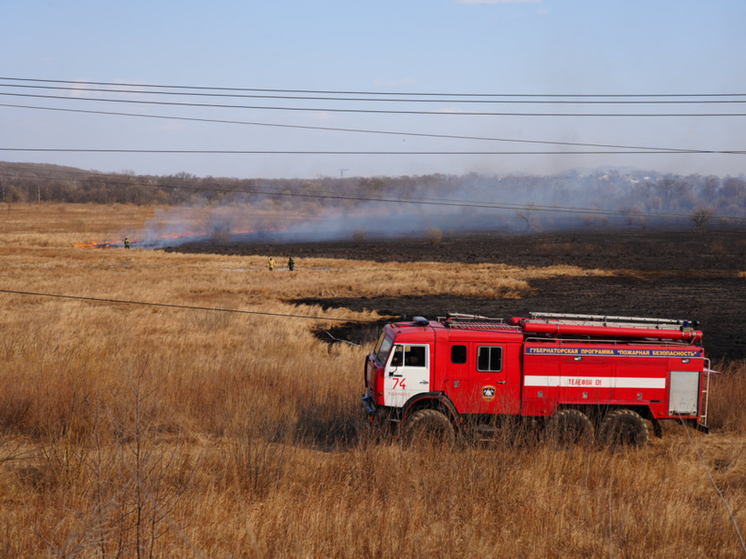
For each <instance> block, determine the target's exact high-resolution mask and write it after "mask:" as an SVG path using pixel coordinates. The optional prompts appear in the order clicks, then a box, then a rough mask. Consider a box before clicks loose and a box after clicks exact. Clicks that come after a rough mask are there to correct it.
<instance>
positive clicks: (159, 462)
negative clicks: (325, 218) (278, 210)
mask: <svg viewBox="0 0 746 559" xmlns="http://www.w3.org/2000/svg"><path fill="white" fill-rule="evenodd" d="M16 211H18V212H20V211H21V209H20V208H17V207H16V206H13V207H12V208H11V210H10V212H9V213H10V214H13V212H16ZM25 211H26V212H27V213H26V220H23V219H20V218H19V219H18V220H17V221H14V222H13V223H12V224H9V222H8V221H0V262H2V267H0V289H6V290H8V289H9V290H17V291H32V292H47V293H59V294H69V295H76V296H90V297H100V298H109V299H119V300H132V301H146V302H148V301H149V302H157V303H167V304H175V305H191V306H199V307H212V308H214V307H219V308H227V309H237V310H250V311H255V312H266V313H279V314H300V315H306V316H312V317H318V318H319V320H318V321H309V320H300V319H289V318H276V317H270V316H263V315H252V314H231V313H224V312H215V311H206V310H180V309H174V308H166V307H158V306H141V305H126V304H106V303H100V302H92V301H82V300H75V299H58V298H45V297H33V296H26V295H11V294H4V293H3V294H0V301H2V305H1V306H0V323H1V324H2V336H1V337H0V359H1V360H2V367H1V368H0V523H1V524H0V555H2V556H3V557H9V558H14V557H37V556H38V557H43V556H50V557H145V556H147V557H157V558H160V557H356V558H357V557H444V558H445V557H605V556H608V557H703V556H707V557H733V556H736V555H739V554H740V553H741V545H740V542H739V540H738V537H737V535H736V533H735V530H734V528H733V524H732V523H731V521H730V518H729V517H728V514H727V511H726V509H725V507H724V505H723V503H722V501H721V500H720V498H719V497H718V496H717V493H716V492H715V491H714V489H713V488H712V485H711V484H710V481H709V479H708V477H707V474H706V472H705V470H704V469H703V467H702V465H701V464H700V463H699V461H698V458H697V455H696V453H695V452H694V448H693V447H692V444H690V442H689V438H688V437H687V434H686V432H685V431H684V430H683V427H681V426H676V425H669V426H666V428H665V430H666V432H665V437H664V439H662V440H654V441H653V442H652V444H651V445H650V446H648V447H646V448H644V449H642V450H639V451H631V452H626V453H610V452H608V451H605V450H599V449H590V450H576V451H574V452H561V451H556V450H554V449H551V448H547V447H544V446H541V445H536V444H531V443H525V444H522V445H511V444H509V443H508V442H504V441H499V442H497V443H496V444H494V445H492V446H488V447H486V448H477V447H473V446H467V447H466V448H460V449H457V450H446V449H441V448H402V447H400V446H399V445H398V444H397V443H396V441H393V440H385V441H377V440H375V438H373V437H371V436H369V433H368V432H367V430H366V425H365V424H364V423H362V422H361V421H360V415H359V399H360V394H361V392H362V363H363V358H364V355H365V353H366V350H367V349H368V348H365V347H364V348H357V347H352V346H349V345H346V344H336V345H334V346H331V347H330V346H327V345H325V344H323V343H321V342H319V341H318V340H317V339H316V338H315V337H314V335H313V333H312V328H314V327H321V328H326V327H328V326H330V325H331V324H332V322H331V319H349V320H372V319H377V318H379V317H378V316H377V315H376V314H374V313H354V312H352V311H348V310H345V309H336V310H322V309H321V308H319V307H315V306H294V305H291V304H288V303H287V302H286V301H288V300H291V299H296V298H304V297H308V298H313V297H317V296H320V295H323V296H338V297H342V296H345V295H350V296H354V297H360V296H380V295H386V296H391V297H396V296H400V295H402V294H412V293H418V294H439V293H455V294H459V295H462V296H475V297H486V296H495V297H516V296H520V294H521V293H522V292H524V291H525V290H526V289H528V288H529V287H530V281H531V279H534V278H540V277H548V276H552V275H563V274H564V275H579V274H588V273H593V274H610V273H614V271H603V270H599V271H592V272H587V271H582V270H579V269H575V268H559V267H554V268H546V269H528V270H527V269H519V268H508V267H504V266H500V265H475V266H452V265H441V264H427V263H420V264H405V263H387V264H376V263H372V262H350V261H344V260H325V259H309V260H306V259H303V260H301V261H300V262H298V271H297V272H296V273H295V274H293V275H291V274H289V273H287V272H280V271H276V272H274V273H270V272H269V271H267V270H266V269H265V258H264V257H252V258H240V257H228V256H215V255H181V254H166V253H163V252H160V251H144V250H130V251H125V250H90V249H76V248H73V247H72V244H73V243H74V242H78V241H81V240H82V241H85V240H90V238H81V237H90V236H91V235H99V234H103V235H104V236H106V235H107V234H119V233H120V232H121V231H122V227H124V224H125V223H128V222H129V223H132V222H134V221H136V220H137V219H140V220H141V221H142V222H143V223H144V222H145V221H147V219H150V218H149V217H147V216H148V212H150V214H149V215H151V216H152V215H154V213H153V210H152V209H149V208H130V207H122V208H116V207H96V206H82V207H75V206H69V207H68V206H61V207H58V206H52V207H46V206H39V207H38V209H36V208H34V207H29V208H27V209H26V210H25ZM45 212H48V215H47V214H45ZM0 213H2V215H0V220H1V218H2V217H3V216H5V215H6V213H5V212H0ZM117 214H122V215H124V216H126V217H125V218H123V219H122V221H117V219H115V216H116V215H117ZM40 216H44V219H42V220H41V221H40V222H39V223H37V224H35V222H36V221H37V220H38V219H39V217H40ZM65 216H69V217H70V219H69V222H68V221H66V219H65ZM47 218H49V219H47ZM50 220H51V221H50ZM128 220H132V221H128ZM42 222H43V224H42ZM81 222H82V225H81ZM37 225H38V226H37ZM78 229H81V230H82V231H79V230H78ZM23 235H26V237H23ZM9 239H10V241H9ZM267 256H268V255H267ZM281 263H282V262H281ZM433 278H436V279H435V281H433ZM372 341H373V340H372V339H371V343H372ZM721 368H722V369H723V370H725V375H723V376H722V377H717V378H715V379H714V380H713V387H712V395H711V398H712V409H711V422H712V424H713V426H715V427H716V428H717V429H716V431H715V433H713V434H712V435H710V436H704V435H701V434H699V433H689V434H690V435H691V436H692V441H693V445H694V447H696V448H697V449H698V450H699V451H700V452H701V454H702V456H703V457H704V460H705V464H706V466H707V467H708V468H709V469H710V471H711V472H712V475H713V476H714V479H715V481H716V482H717V483H718V485H719V486H720V488H721V489H722V491H723V494H724V495H725V497H726V499H727V500H728V503H729V504H730V506H731V508H732V509H733V511H734V512H735V516H736V520H737V521H738V523H739V525H740V526H746V506H744V505H746V481H744V480H746V450H745V448H746V447H744V440H743V437H744V434H745V433H746V420H745V419H744V417H746V414H744V412H743V409H742V407H743V406H742V402H743V395H744V394H746V380H744V379H745V378H746V366H744V364H741V363H728V364H724V365H723V366H722V367H721Z"/></svg>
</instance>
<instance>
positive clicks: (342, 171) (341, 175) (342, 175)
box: [339, 169, 349, 178]
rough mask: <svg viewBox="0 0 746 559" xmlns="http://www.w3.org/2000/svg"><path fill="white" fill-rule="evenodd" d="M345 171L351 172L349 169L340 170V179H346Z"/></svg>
mask: <svg viewBox="0 0 746 559" xmlns="http://www.w3.org/2000/svg"><path fill="white" fill-rule="evenodd" d="M345 171H349V169H340V170H339V177H340V178H344V176H345Z"/></svg>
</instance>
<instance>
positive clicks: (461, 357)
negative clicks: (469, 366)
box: [451, 345, 466, 365]
mask: <svg viewBox="0 0 746 559" xmlns="http://www.w3.org/2000/svg"><path fill="white" fill-rule="evenodd" d="M451 363H453V364H454V365H462V364H464V363H466V346H465V345H455V346H451Z"/></svg>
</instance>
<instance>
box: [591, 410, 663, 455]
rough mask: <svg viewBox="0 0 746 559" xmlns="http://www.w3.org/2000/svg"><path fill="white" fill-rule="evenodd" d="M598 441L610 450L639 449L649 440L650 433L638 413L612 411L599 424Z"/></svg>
mask: <svg viewBox="0 0 746 559" xmlns="http://www.w3.org/2000/svg"><path fill="white" fill-rule="evenodd" d="M598 440H599V442H600V443H601V444H602V445H605V446H608V447H610V448H617V447H620V446H629V447H641V446H644V445H646V444H647V443H648V441H649V440H650V431H649V430H648V424H647V423H646V422H645V420H644V419H643V418H642V416H641V415H640V414H639V413H637V412H635V411H632V410H614V411H613V412H611V413H610V414H609V415H607V416H606V418H605V419H604V420H603V423H601V429H600V432H599V437H598Z"/></svg>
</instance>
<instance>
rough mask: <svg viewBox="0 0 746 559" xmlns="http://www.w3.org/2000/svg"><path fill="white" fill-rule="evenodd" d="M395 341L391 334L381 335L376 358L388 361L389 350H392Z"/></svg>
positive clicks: (383, 361)
mask: <svg viewBox="0 0 746 559" xmlns="http://www.w3.org/2000/svg"><path fill="white" fill-rule="evenodd" d="M393 343H394V340H392V339H391V338H390V337H389V336H387V335H385V334H383V335H381V339H380V340H378V347H377V348H376V359H377V360H378V362H379V363H386V359H388V356H389V351H391V346H392V345H393Z"/></svg>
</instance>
